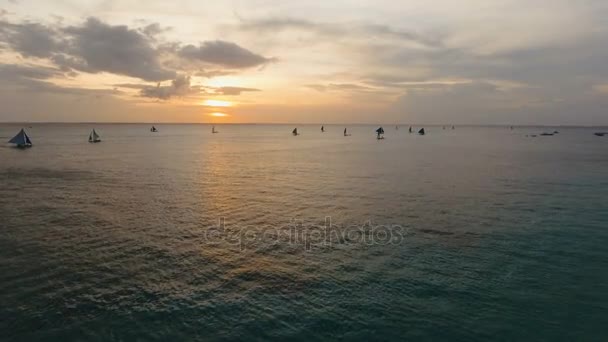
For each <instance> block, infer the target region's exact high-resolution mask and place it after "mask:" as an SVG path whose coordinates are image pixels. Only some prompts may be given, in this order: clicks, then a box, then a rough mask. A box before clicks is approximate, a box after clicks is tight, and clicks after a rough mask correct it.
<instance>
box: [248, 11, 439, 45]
mask: <svg viewBox="0 0 608 342" xmlns="http://www.w3.org/2000/svg"><path fill="white" fill-rule="evenodd" d="M238 29H239V30H241V31H245V32H256V33H272V34H276V33H278V32H281V31H305V32H310V33H312V34H314V35H317V36H319V37H324V38H326V39H328V38H330V39H335V38H338V37H339V38H341V39H351V40H353V39H354V40H369V39H374V40H377V39H383V40H397V41H401V42H407V43H416V45H418V46H419V47H439V46H442V45H443V41H442V40H443V36H441V35H439V34H437V33H432V34H431V33H425V34H422V33H419V32H416V31H413V30H399V29H395V28H394V27H391V26H389V25H383V24H373V23H372V24H370V23H361V22H342V23H340V22H338V23H324V22H314V21H309V20H304V19H297V18H266V19H258V20H244V21H242V22H241V23H240V24H239V25H238ZM319 41H320V40H316V42H319Z"/></svg>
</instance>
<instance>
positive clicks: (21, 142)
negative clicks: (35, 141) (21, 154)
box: [8, 128, 32, 148]
mask: <svg viewBox="0 0 608 342" xmlns="http://www.w3.org/2000/svg"><path fill="white" fill-rule="evenodd" d="M8 142H9V143H11V144H15V146H17V147H19V148H26V147H32V141H31V140H30V137H28V136H27V134H26V133H25V130H23V128H22V129H21V130H20V131H19V133H17V135H15V136H14V137H13V138H12V139H11V140H9V141H8Z"/></svg>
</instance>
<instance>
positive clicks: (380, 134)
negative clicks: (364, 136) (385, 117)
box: [376, 127, 384, 140]
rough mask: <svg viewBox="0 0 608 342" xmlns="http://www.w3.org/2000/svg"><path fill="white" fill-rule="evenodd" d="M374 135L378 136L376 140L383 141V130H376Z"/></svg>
mask: <svg viewBox="0 0 608 342" xmlns="http://www.w3.org/2000/svg"><path fill="white" fill-rule="evenodd" d="M376 133H377V134H378V136H377V137H376V139H378V140H382V139H384V128H382V127H380V128H378V129H377V130H376Z"/></svg>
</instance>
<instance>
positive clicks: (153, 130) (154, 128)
mask: <svg viewBox="0 0 608 342" xmlns="http://www.w3.org/2000/svg"><path fill="white" fill-rule="evenodd" d="M150 132H155V133H156V132H158V130H157V129H156V127H154V126H152V128H150Z"/></svg>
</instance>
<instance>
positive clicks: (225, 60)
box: [178, 40, 275, 69]
mask: <svg viewBox="0 0 608 342" xmlns="http://www.w3.org/2000/svg"><path fill="white" fill-rule="evenodd" d="M178 54H179V56H181V57H182V58H185V59H188V60H192V61H200V62H204V63H209V64H215V65H220V66H223V67H227V68H235V69H244V68H251V67H256V66H262V65H265V64H268V63H270V62H274V61H275V59H274V58H266V57H264V56H261V55H258V54H256V53H253V52H251V51H249V50H247V49H245V48H242V47H240V46H239V45H237V44H235V43H231V42H226V41H222V40H215V41H207V42H203V43H201V44H200V45H199V46H198V47H196V46H194V45H186V46H184V47H182V48H181V49H180V50H179V52H178Z"/></svg>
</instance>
